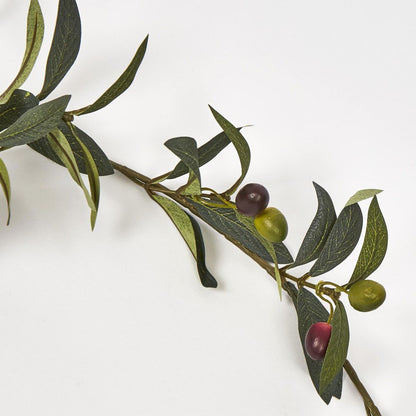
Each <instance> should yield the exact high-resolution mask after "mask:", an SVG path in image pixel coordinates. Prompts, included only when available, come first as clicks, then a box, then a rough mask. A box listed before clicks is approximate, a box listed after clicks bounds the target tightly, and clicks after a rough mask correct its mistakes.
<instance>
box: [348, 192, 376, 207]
mask: <svg viewBox="0 0 416 416" xmlns="http://www.w3.org/2000/svg"><path fill="white" fill-rule="evenodd" d="M380 192H383V191H382V190H381V189H361V190H360V191H357V192H356V193H355V194H354V195H353V196H352V197H351V198H350V199H349V200H348V201H347V203H346V204H345V206H348V205H352V204H355V203H357V202H361V201H364V200H365V199H368V198H372V197H373V196H375V195H377V194H379V193H380Z"/></svg>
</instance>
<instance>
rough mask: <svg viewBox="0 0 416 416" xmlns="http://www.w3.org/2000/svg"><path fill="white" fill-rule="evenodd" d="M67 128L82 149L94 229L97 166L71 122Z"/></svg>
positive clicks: (98, 199) (98, 178)
mask: <svg viewBox="0 0 416 416" xmlns="http://www.w3.org/2000/svg"><path fill="white" fill-rule="evenodd" d="M68 128H69V129H70V130H71V133H72V135H73V136H74V137H75V138H76V140H77V142H78V143H79V145H80V146H81V149H82V154H83V157H84V162H85V167H86V170H87V174H88V181H89V183H90V194H91V199H92V201H93V203H94V206H95V209H92V210H91V229H93V230H94V227H95V222H96V220H97V213H98V205H99V203H100V176H99V173H98V168H97V165H96V164H95V161H94V158H93V157H92V155H91V153H90V151H89V150H88V147H87V146H85V144H84V143H83V142H82V140H81V139H80V138H79V137H78V136H77V134H76V131H75V126H73V125H72V124H71V123H68ZM74 156H75V155H74Z"/></svg>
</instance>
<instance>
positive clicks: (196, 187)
mask: <svg viewBox="0 0 416 416" xmlns="http://www.w3.org/2000/svg"><path fill="white" fill-rule="evenodd" d="M165 146H166V147H167V148H168V149H169V150H170V151H172V152H173V153H174V154H175V155H176V156H178V157H179V159H181V161H182V162H183V163H184V164H185V165H186V166H187V167H188V169H189V180H188V183H187V184H186V185H185V186H184V187H183V191H182V192H183V194H184V195H200V194H201V175H200V173H199V161H198V149H197V145H196V141H195V139H193V138H192V137H174V138H173V139H169V140H167V141H166V142H165ZM168 178H169V177H168Z"/></svg>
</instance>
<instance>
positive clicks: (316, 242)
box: [291, 182, 337, 267]
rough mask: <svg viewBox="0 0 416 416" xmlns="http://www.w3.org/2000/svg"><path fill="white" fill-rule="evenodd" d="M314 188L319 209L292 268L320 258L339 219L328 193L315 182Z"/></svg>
mask: <svg viewBox="0 0 416 416" xmlns="http://www.w3.org/2000/svg"><path fill="white" fill-rule="evenodd" d="M313 186H314V187H315V191H316V196H317V198H318V209H317V211H316V214H315V217H314V219H313V220H312V223H311V225H310V226H309V229H308V231H307V233H306V235H305V237H304V239H303V242H302V245H301V247H300V249H299V252H298V255H297V256H296V260H295V262H294V264H293V265H292V266H291V267H295V266H300V265H302V264H305V263H308V262H310V261H312V260H315V259H316V258H318V256H319V254H320V253H321V251H322V249H323V247H324V245H325V242H326V240H327V239H328V237H329V234H330V232H331V229H332V227H333V225H334V223H335V220H336V219H337V215H336V213H335V208H334V204H333V203H332V200H331V197H330V196H329V194H328V192H327V191H325V189H324V188H322V187H321V186H319V185H318V184H317V183H315V182H313Z"/></svg>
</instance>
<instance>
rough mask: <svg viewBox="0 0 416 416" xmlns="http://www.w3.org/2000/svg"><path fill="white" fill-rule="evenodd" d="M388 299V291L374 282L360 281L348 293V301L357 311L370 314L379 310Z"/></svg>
mask: <svg viewBox="0 0 416 416" xmlns="http://www.w3.org/2000/svg"><path fill="white" fill-rule="evenodd" d="M385 299H386V290H385V289H384V287H383V286H382V285H381V284H380V283H377V282H375V281H374V280H360V281H358V282H357V283H354V284H353V285H352V286H351V288H350V290H349V291H348V300H349V301H350V304H351V306H352V307H353V308H354V309H356V310H357V311H361V312H368V311H372V310H374V309H376V308H378V307H379V306H380V305H381V304H382V303H383V302H384V300H385Z"/></svg>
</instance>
